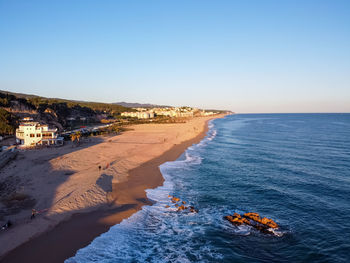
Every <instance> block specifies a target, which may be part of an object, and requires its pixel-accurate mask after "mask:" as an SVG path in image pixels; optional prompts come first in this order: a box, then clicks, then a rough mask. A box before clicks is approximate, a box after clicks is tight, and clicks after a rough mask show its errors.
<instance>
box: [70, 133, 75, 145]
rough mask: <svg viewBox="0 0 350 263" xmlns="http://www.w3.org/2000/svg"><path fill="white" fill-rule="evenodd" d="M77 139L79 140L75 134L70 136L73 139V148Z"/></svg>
mask: <svg viewBox="0 0 350 263" xmlns="http://www.w3.org/2000/svg"><path fill="white" fill-rule="evenodd" d="M76 138H77V136H76V135H75V133H72V134H71V135H70V139H71V141H72V147H73V146H74V141H75V140H76Z"/></svg>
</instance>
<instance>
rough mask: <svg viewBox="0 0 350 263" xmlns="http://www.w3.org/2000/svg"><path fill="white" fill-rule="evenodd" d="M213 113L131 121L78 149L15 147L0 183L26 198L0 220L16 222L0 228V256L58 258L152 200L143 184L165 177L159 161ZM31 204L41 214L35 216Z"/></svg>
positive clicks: (200, 131)
mask: <svg viewBox="0 0 350 263" xmlns="http://www.w3.org/2000/svg"><path fill="white" fill-rule="evenodd" d="M217 117H222V115H218V116H216V117H215V118H217ZM212 118H213V117H198V118H193V119H190V120H189V121H187V122H186V123H176V124H143V125H137V126H132V127H130V128H131V130H130V131H127V132H124V133H123V134H121V135H117V136H114V137H94V138H91V139H89V140H87V141H85V142H83V143H81V145H80V146H76V147H72V145H71V144H68V145H65V146H64V147H61V148H51V149H41V150H29V151H22V152H20V153H19V155H18V156H17V158H16V160H15V161H12V162H11V163H10V164H9V165H8V166H7V167H5V168H3V169H2V170H1V173H0V179H1V181H6V182H8V184H7V185H6V186H7V188H6V189H5V190H7V191H11V190H12V191H14V192H15V193H16V194H17V195H19V196H24V197H25V202H22V207H17V210H18V211H15V210H14V211H12V214H11V213H9V214H7V215H6V214H5V215H3V216H2V218H0V219H2V222H4V221H5V219H8V218H10V219H11V221H13V223H14V226H13V227H11V228H9V229H8V230H6V231H1V234H0V244H1V247H0V258H1V262H63V261H64V260H65V259H66V258H68V257H71V256H73V255H74V254H75V252H76V251H77V250H78V249H79V248H81V247H84V246H86V245H88V244H89V243H90V242H91V241H92V240H93V239H94V238H95V237H96V236H98V235H100V234H101V233H103V232H106V231H108V229H109V227H111V226H112V225H115V224H117V223H119V222H120V221H121V220H122V219H124V218H127V217H129V216H130V215H132V214H133V213H135V212H136V211H138V210H139V209H140V208H141V207H142V206H143V205H145V204H151V201H150V200H148V199H147V197H146V194H145V189H148V188H155V187H157V186H159V185H161V184H162V183H163V177H162V175H161V173H160V171H159V168H158V167H159V165H160V164H162V163H164V162H166V161H172V160H175V159H177V158H178V157H179V156H180V155H181V154H182V153H183V152H184V150H185V149H186V148H188V147H189V146H191V145H192V144H194V143H197V142H199V141H200V140H201V139H202V138H203V137H204V136H205V133H206V129H207V122H208V120H210V119H212ZM99 166H101V169H100V168H99ZM19 203H20V202H19ZM32 208H35V209H36V210H38V211H39V212H40V214H38V215H37V216H36V217H35V218H34V219H33V220H31V219H30V216H31V209H32ZM1 209H6V207H1Z"/></svg>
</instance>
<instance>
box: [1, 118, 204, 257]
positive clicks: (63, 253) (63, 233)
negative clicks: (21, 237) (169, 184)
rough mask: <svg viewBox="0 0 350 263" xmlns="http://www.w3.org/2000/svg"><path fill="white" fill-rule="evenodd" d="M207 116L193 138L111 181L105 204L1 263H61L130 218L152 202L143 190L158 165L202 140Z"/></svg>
mask: <svg viewBox="0 0 350 263" xmlns="http://www.w3.org/2000/svg"><path fill="white" fill-rule="evenodd" d="M209 119H210V118H205V119H203V122H202V123H201V124H198V125H199V126H198V125H197V127H200V126H201V129H200V128H199V130H198V131H197V132H196V133H194V134H196V135H195V137H194V138H191V139H188V140H185V141H183V142H180V143H178V144H175V145H174V144H173V146H172V147H170V149H168V150H166V151H165V152H163V153H161V155H160V156H156V157H154V158H152V159H150V160H148V161H146V162H144V163H142V164H141V165H139V166H137V167H135V168H132V169H130V170H128V171H127V173H128V176H127V178H126V179H125V180H120V181H118V182H115V183H113V184H112V191H111V192H108V193H107V199H108V204H102V205H100V206H99V207H98V209H97V210H96V208H95V209H94V211H91V212H87V213H86V212H84V213H79V212H78V213H74V214H73V215H71V216H70V217H69V219H68V220H65V221H62V222H60V223H58V224H57V225H56V226H54V227H53V228H51V229H50V230H48V231H45V232H44V233H42V234H40V235H39V236H36V237H34V238H32V239H30V241H28V242H25V243H24V244H22V245H20V246H19V247H17V248H15V249H14V250H12V251H10V252H9V253H8V254H6V255H5V257H3V258H2V260H1V262H63V261H64V260H65V259H67V258H69V257H72V256H74V255H75V253H76V251H77V250H78V249H80V248H82V247H85V246H87V245H88V244H90V242H91V241H92V240H93V239H94V238H95V237H96V236H98V235H100V234H102V233H104V232H106V231H108V229H109V228H110V227H111V226H113V225H115V224H117V223H120V222H121V221H122V220H123V219H124V218H128V217H130V216H131V215H132V214H133V213H135V212H136V211H138V210H139V209H141V207H142V206H143V205H149V204H151V201H150V200H148V199H147V197H146V193H145V190H146V189H149V188H155V187H157V186H160V185H162V183H163V181H164V179H163V177H162V175H161V173H160V170H159V165H161V164H162V163H164V162H167V161H173V160H176V159H177V158H178V157H179V156H180V155H181V154H182V153H183V152H184V151H185V150H186V149H187V148H188V147H189V146H191V145H192V144H194V143H198V142H199V141H200V140H201V139H203V138H204V137H205V135H206V131H207V130H208V128H207V122H208V120H209ZM179 127H180V126H179ZM194 129H195V128H194ZM176 137H177V136H176ZM145 154H147V153H145Z"/></svg>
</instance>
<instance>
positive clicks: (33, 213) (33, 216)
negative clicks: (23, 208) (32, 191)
mask: <svg viewBox="0 0 350 263" xmlns="http://www.w3.org/2000/svg"><path fill="white" fill-rule="evenodd" d="M37 213H38V211H36V210H35V209H32V215H31V217H30V219H34V218H35V215H36V214H37Z"/></svg>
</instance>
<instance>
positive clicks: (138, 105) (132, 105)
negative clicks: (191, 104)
mask: <svg viewBox="0 0 350 263" xmlns="http://www.w3.org/2000/svg"><path fill="white" fill-rule="evenodd" d="M113 104H114V105H120V106H123V107H128V108H168V107H172V106H166V105H156V104H149V103H146V104H143V103H136V102H135V103H133V102H124V101H122V102H115V103H113Z"/></svg>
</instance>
